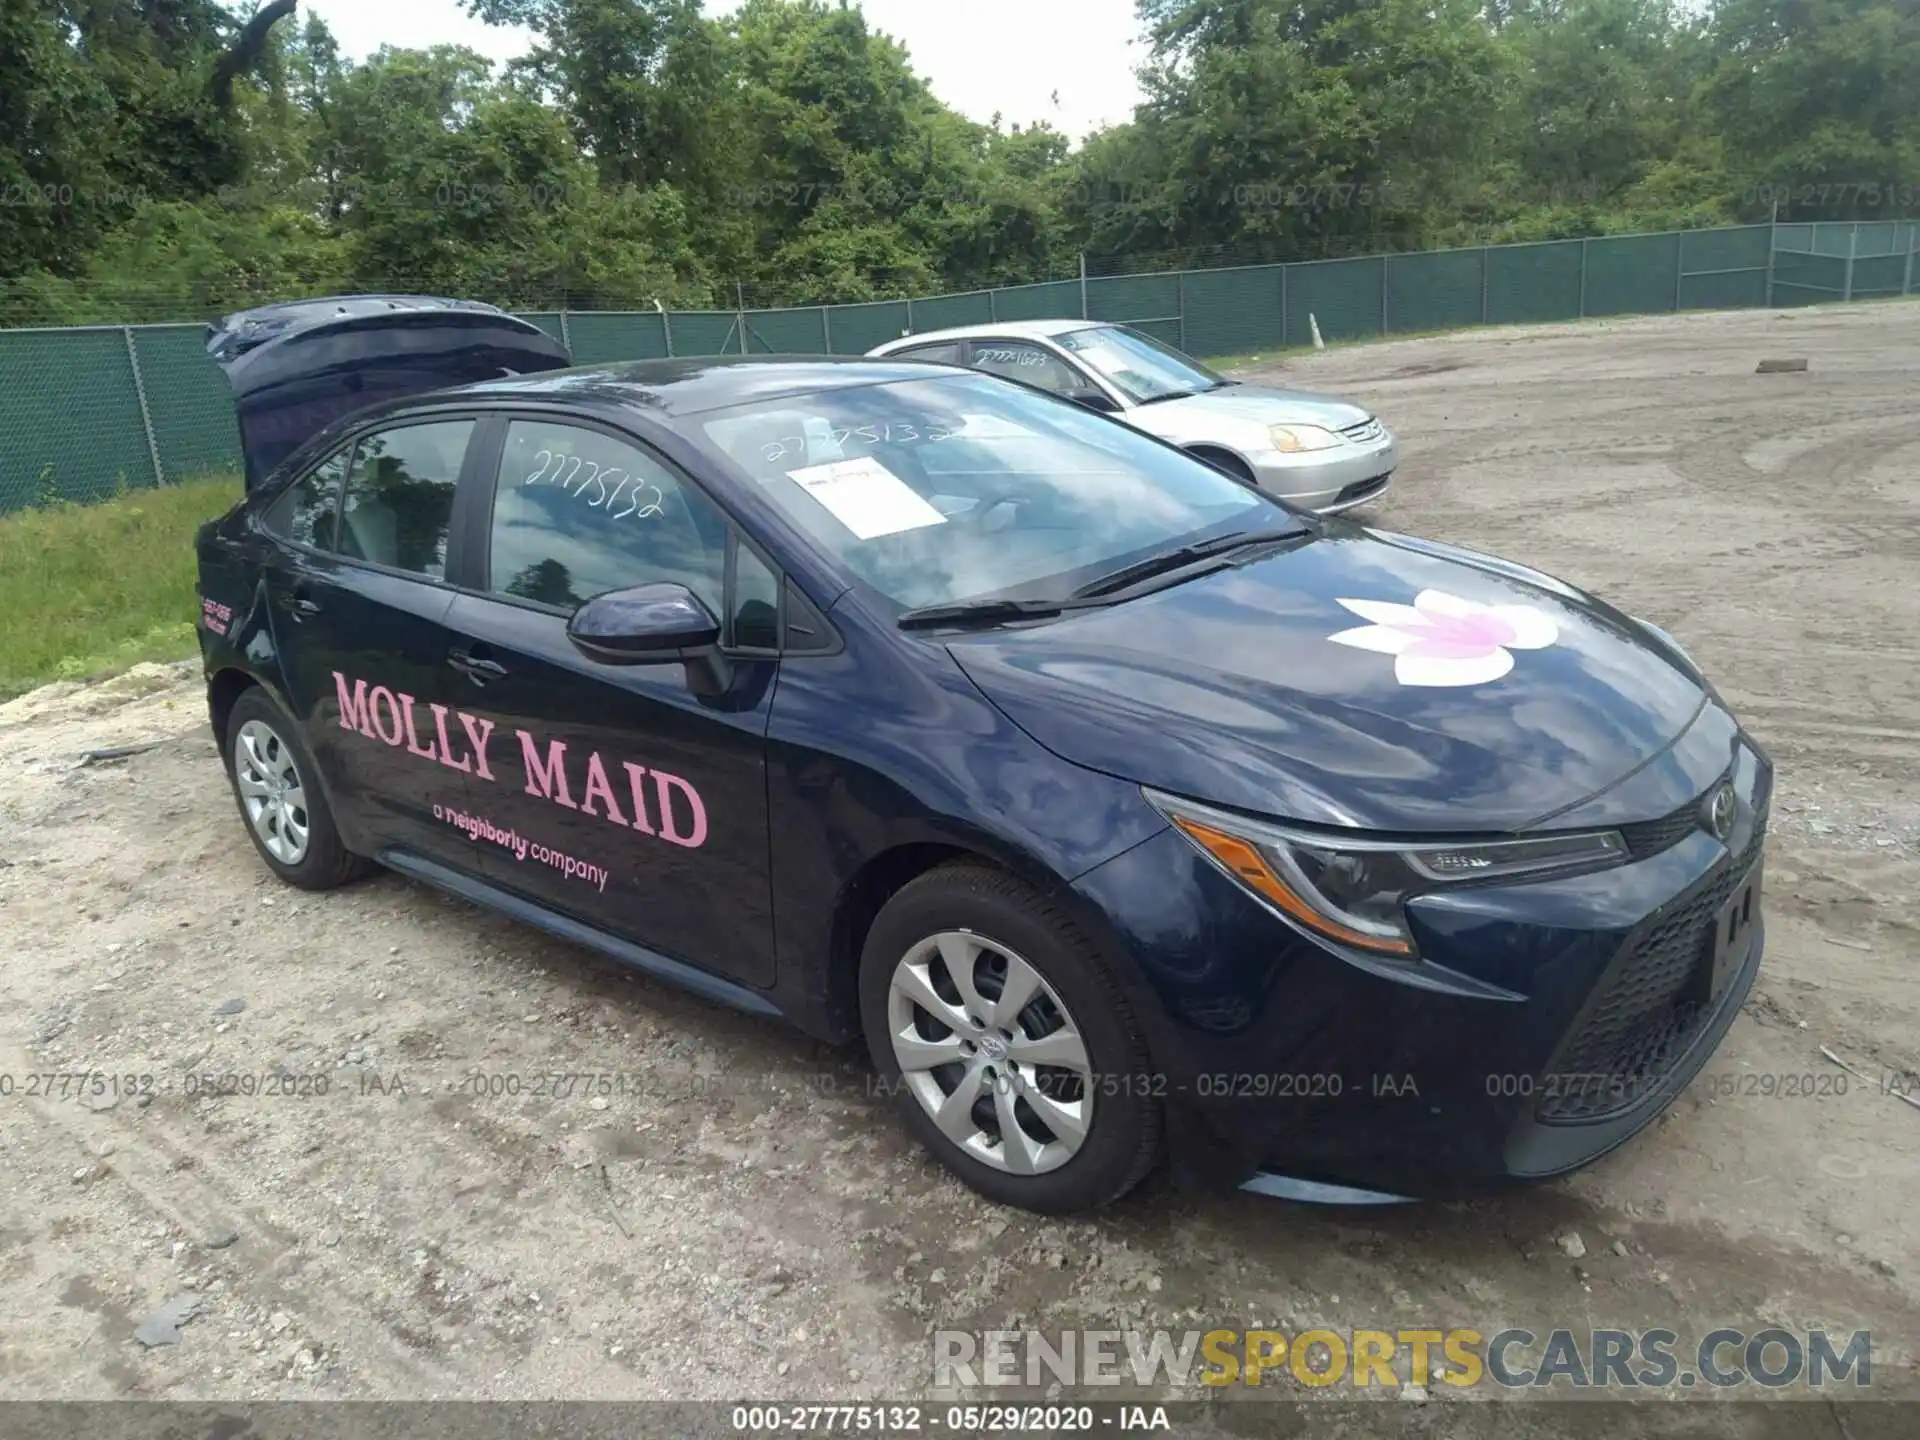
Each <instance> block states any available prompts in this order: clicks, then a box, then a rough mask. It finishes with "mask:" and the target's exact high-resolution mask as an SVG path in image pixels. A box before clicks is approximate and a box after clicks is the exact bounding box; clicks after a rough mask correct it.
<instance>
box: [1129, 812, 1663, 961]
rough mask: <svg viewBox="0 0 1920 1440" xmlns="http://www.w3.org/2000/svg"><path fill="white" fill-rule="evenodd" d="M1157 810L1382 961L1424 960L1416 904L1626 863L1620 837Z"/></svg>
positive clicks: (1220, 860)
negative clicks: (1452, 836) (1327, 825)
mask: <svg viewBox="0 0 1920 1440" xmlns="http://www.w3.org/2000/svg"><path fill="white" fill-rule="evenodd" d="M1142 793H1143V794H1144V795H1145V796H1146V797H1147V801H1148V803H1149V804H1151V805H1152V806H1153V807H1154V808H1155V809H1156V810H1158V811H1159V812H1160V813H1161V814H1162V815H1164V816H1166V817H1167V819H1168V820H1170V821H1172V822H1173V825H1174V827H1175V828H1176V829H1178V830H1179V831H1180V833H1181V834H1183V835H1185V836H1186V837H1187V839H1188V840H1189V841H1191V842H1192V843H1193V844H1194V845H1195V846H1196V847H1197V848H1198V849H1199V850H1200V852H1201V853H1202V854H1204V855H1205V856H1206V857H1207V858H1208V859H1209V860H1211V861H1212V862H1213V863H1214V864H1215V865H1217V866H1219V867H1220V869H1222V870H1224V871H1226V873H1227V874H1228V875H1230V876H1232V877H1233V878H1234V879H1235V880H1237V881H1238V882H1239V883H1240V884H1241V885H1243V886H1245V887H1246V888H1247V889H1248V890H1251V891H1252V892H1253V893H1254V894H1255V895H1256V896H1258V897H1259V898H1260V899H1262V900H1264V901H1266V902H1267V904H1268V905H1270V906H1272V907H1273V908H1274V909H1275V910H1277V911H1279V912H1280V914H1281V915H1282V916H1283V917H1284V918H1286V919H1287V920H1289V921H1291V922H1292V923H1293V924H1295V925H1296V926H1298V927H1300V928H1303V929H1305V930H1307V931H1309V932H1311V933H1312V934H1314V935H1318V936H1321V937H1324V938H1326V939H1329V940H1334V941H1338V942H1339V943H1341V944H1343V945H1350V946H1352V947H1354V948H1355V949H1357V950H1365V951H1367V952H1369V953H1371V954H1375V955H1390V956H1397V957H1399V958H1402V959H1407V960H1411V959H1413V958H1414V956H1415V953H1416V952H1415V949H1414V943H1413V934H1412V932H1411V931H1410V930H1408V928H1407V917H1406V902H1407V900H1408V899H1409V898H1410V897H1411V896H1414V895H1417V894H1421V893H1423V892H1426V891H1432V890H1440V889H1445V888H1446V887H1448V886H1450V885H1459V884H1463V883H1468V882H1472V881H1480V880H1491V879H1500V878H1504V877H1507V876H1519V875H1524V876H1528V877H1529V878H1535V879H1537V878H1541V877H1543V876H1546V875H1549V874H1553V873H1556V872H1560V871H1569V870H1585V869H1592V868H1594V867H1596V866H1599V865H1608V864H1616V863H1618V862H1619V861H1621V860H1624V859H1626V857H1627V846H1626V842H1625V841H1624V840H1622V839H1621V837H1620V835H1619V833H1618V832H1616V831H1612V830H1594V831H1583V832H1578V833H1569V834H1562V835H1541V836H1534V837H1528V838H1526V839H1518V840H1484V841H1480V840H1476V841H1459V842H1451V843H1448V842H1433V843H1427V842H1415V841H1394V840H1366V839H1360V838H1349V837H1347V836H1344V835H1339V836H1335V835H1323V834H1319V833H1317V832H1314V831H1309V830H1298V829H1294V828H1293V827H1291V826H1285V825H1274V824H1271V823H1269V822H1267V821H1262V820H1253V819H1249V818H1248V817H1246V816H1244V815H1235V814H1232V813H1231V812H1229V811H1225V810H1215V809H1214V808H1213V807H1211V806H1208V805H1201V804H1198V803H1196V802H1194V801H1191V800H1180V799H1176V798H1175V797H1173V796H1171V795H1162V794H1159V793H1157V792H1155V791H1152V790H1144V791H1142Z"/></svg>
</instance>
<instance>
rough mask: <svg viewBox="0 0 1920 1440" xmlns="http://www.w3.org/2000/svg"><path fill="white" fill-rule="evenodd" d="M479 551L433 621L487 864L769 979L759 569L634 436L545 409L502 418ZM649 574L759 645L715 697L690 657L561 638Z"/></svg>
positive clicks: (764, 623) (578, 907) (641, 933)
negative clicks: (478, 581) (445, 657)
mask: <svg viewBox="0 0 1920 1440" xmlns="http://www.w3.org/2000/svg"><path fill="white" fill-rule="evenodd" d="M484 549H485V552H486V553H485V554H484V555H483V556H480V557H476V561H477V563H476V571H475V578H479V577H484V587H483V588H484V590H485V592H486V593H484V594H471V593H468V594H462V595H461V596H460V597H459V598H458V599H457V600H456V601H455V602H454V605H453V609H452V611H451V612H450V613H449V615H448V617H447V628H448V632H449V634H450V636H451V637H452V638H451V651H450V655H449V659H450V663H451V665H452V667H453V670H454V673H456V674H457V675H458V676H459V677H460V678H459V680H458V682H457V684H456V693H457V694H458V695H459V697H460V698H459V702H458V704H459V709H460V710H461V711H462V712H465V713H466V714H468V715H470V716H471V717H473V719H474V723H475V725H476V727H477V728H480V729H481V730H483V731H484V733H485V734H486V735H487V736H488V742H487V744H486V746H485V757H486V761H487V764H486V767H485V769H484V771H483V770H480V769H478V768H476V771H475V784H474V790H475V806H476V810H477V811H478V812H479V813H480V814H481V815H482V818H483V819H484V820H485V821H486V824H487V830H486V831H485V832H483V833H486V834H489V835H491V837H492V843H491V844H490V845H486V846H483V856H484V859H483V863H484V864H486V865H487V866H488V868H489V870H490V871H491V873H492V875H493V877H494V878H495V879H496V881H497V883H499V884H501V885H503V886H505V887H506V888H508V889H511V890H513V891H516V892H518V893H519V894H521V895H524V896H526V897H527V898H529V899H532V900H534V901H536V902H538V903H540V904H542V905H545V906H546V907H548V908H549V909H553V910H557V911H560V912H562V913H564V914H568V915H571V916H573V917H575V918H577V919H580V920H583V921H585V922H587V923H589V924H592V925H596V926H598V927H600V928H601V929H604V930H608V931H611V932H613V933H614V934H616V935H619V936H621V937H622V938H624V939H628V940H631V941H633V942H635V943H637V944H640V945H643V946H645V947H647V948H648V949H651V950H654V951H656V952H657V953H660V954H663V955H666V956H668V957H670V958H673V959H676V960H681V961H685V962H687V963H690V964H694V965H697V966H700V967H701V968H703V969H706V970H710V971H713V972H715V973H717V974H721V975H725V976H727V977H728V978H730V979H735V980H739V981H742V982H744V983H747V984H758V985H765V984H770V983H771V982H772V978H773V921H772V906H771V899H772V897H771V890H770V880H769V870H768V858H767V857H768V845H769V832H768V821H767V782H766V754H765V745H766V730H767V718H768V714H769V711H770V708H771V704H772V699H773V686H774V683H775V680H776V678H777V674H778V661H777V658H776V657H775V656H774V655H773V654H771V653H764V652H770V651H771V650H772V648H773V647H774V645H775V644H776V642H777V636H776V635H775V634H774V633H773V628H772V617H773V615H774V613H775V601H774V597H775V596H776V595H777V593H778V590H777V585H776V581H775V578H774V576H773V573H772V571H771V570H770V569H769V568H768V567H766V566H765V565H764V564H763V563H762V562H761V561H760V560H759V559H758V557H757V556H755V555H754V554H753V552H752V551H751V550H750V549H748V548H747V547H746V546H744V545H742V544H739V543H738V542H737V540H736V538H735V536H734V533H733V527H732V526H731V524H730V522H729V521H728V520H727V518H726V516H725V514H724V512H722V511H721V510H720V509H719V507H718V506H717V505H715V504H714V503H713V502H712V501H711V500H710V499H708V497H707V496H706V495H705V493H704V492H702V491H701V490H700V489H698V488H697V487H696V486H694V485H693V484H692V483H691V482H689V481H688V480H687V479H686V478H685V477H684V476H682V475H680V474H679V473H678V472H677V471H674V470H672V469H670V468H669V467H668V466H667V465H666V464H665V463H663V461H661V460H660V459H659V458H658V457H656V456H655V455H653V454H652V453H651V452H650V451H648V450H645V449H643V448H642V447H640V446H639V445H636V444H635V443H633V442H632V441H630V440H628V439H625V438H622V437H620V436H617V435H615V434H613V433H611V432H608V431H603V430H598V429H593V428H589V427H587V426H584V425H582V424H579V423H577V422H573V421H562V420H557V419H555V420H547V419H540V418H523V419H514V420H512V421H510V422H508V423H507V424H506V426H505V430H504V436H503V440H502V450H501V460H500V464H499V469H498V479H497V483H496V486H495V492H494V498H493V506H492V514H491V522H490V524H489V526H488V527H487V542H486V545H485V547H484ZM730 575H731V576H732V579H731V581H730V579H729V576H730ZM659 580H671V581H677V582H679V583H680V584H683V585H685V586H687V588H688V589H690V590H692V591H693V592H694V594H696V595H698V596H699V597H700V599H701V600H702V601H703V602H705V603H706V604H707V606H708V607H709V608H710V609H711V610H712V611H713V612H714V613H715V614H716V615H718V616H722V617H727V616H729V609H728V607H729V602H731V604H732V607H733V610H732V616H731V622H730V623H731V629H732V634H731V635H730V636H729V637H728V638H729V639H730V641H731V642H732V643H733V645H734V647H735V648H736V650H738V649H741V648H742V647H744V648H745V650H746V651H748V652H752V651H762V652H763V653H760V654H757V655H756V654H751V653H748V654H746V655H744V656H736V658H735V660H734V661H733V663H732V665H731V667H730V668H731V671H732V674H731V680H730V683H729V684H727V685H726V686H725V687H724V688H723V689H722V690H721V691H720V692H719V693H713V691H712V687H710V686H703V685H697V684H695V683H693V682H691V681H690V680H689V676H688V673H687V667H686V666H685V665H682V664H679V663H673V664H659V665H605V664H600V663H598V662H595V661H592V660H589V659H587V658H586V657H585V656H584V655H582V654H581V653H580V652H579V651H578V650H576V649H575V648H574V647H573V645H572V643H571V642H570V641H569V640H568V639H567V620H568V618H569V617H570V616H571V614H572V613H573V611H574V610H575V609H576V608H577V607H578V606H579V605H580V604H581V602H583V601H585V600H587V599H588V598H590V597H591V596H594V595H597V594H600V593H602V592H604V591H608V590H617V589H624V588H626V587H629V586H633V585H639V584H643V583H646V582H648V581H659ZM475 588H482V587H475ZM762 641H763V642H764V644H761V643H758V642H762Z"/></svg>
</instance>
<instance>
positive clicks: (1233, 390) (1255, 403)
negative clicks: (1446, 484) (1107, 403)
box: [1128, 385, 1369, 431]
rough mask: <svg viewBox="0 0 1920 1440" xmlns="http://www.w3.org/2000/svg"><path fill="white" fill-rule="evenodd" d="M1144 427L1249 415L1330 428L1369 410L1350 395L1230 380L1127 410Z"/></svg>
mask: <svg viewBox="0 0 1920 1440" xmlns="http://www.w3.org/2000/svg"><path fill="white" fill-rule="evenodd" d="M1128 414H1129V416H1130V417H1131V418H1132V419H1133V420H1134V421H1135V422H1136V423H1137V424H1139V425H1140V426H1141V427H1142V428H1144V429H1149V430H1155V431H1158V430H1160V429H1162V428H1163V427H1164V428H1167V429H1181V430H1192V429H1196V428H1200V427H1204V426H1206V425H1207V424H1208V423H1209V422H1214V423H1216V424H1217V423H1218V422H1220V421H1223V420H1226V421H1236V420H1237V421H1246V422H1248V423H1250V424H1257V425H1324V426H1325V427H1326V428H1327V429H1329V430H1340V429H1344V428H1345V427H1346V426H1349V425H1358V424H1360V423H1361V421H1363V420H1366V419H1368V418H1369V416H1368V413H1367V411H1365V410H1364V409H1362V408H1361V407H1360V406H1358V405H1351V404H1349V403H1348V402H1346V401H1345V400H1334V399H1331V398H1329V397H1328V396H1325V395H1309V394H1307V393H1306V392H1305V391H1304V390H1278V389H1275V388H1274V387H1272V386H1270V385H1228V386H1225V387H1224V388H1222V389H1219V390H1208V391H1205V392H1204V393H1202V394H1199V395H1188V396H1184V397H1183V398H1181V399H1178V400H1156V401H1154V402H1153V403H1152V404H1150V405H1141V406H1138V407H1137V408H1135V409H1133V410H1131V411H1129V412H1128Z"/></svg>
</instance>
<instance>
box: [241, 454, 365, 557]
mask: <svg viewBox="0 0 1920 1440" xmlns="http://www.w3.org/2000/svg"><path fill="white" fill-rule="evenodd" d="M352 458H353V447H352V446H351V445H349V446H348V447H347V448H346V449H344V450H342V451H340V452H339V453H338V454H335V455H330V456H328V457H327V458H326V459H325V460H322V461H321V462H320V463H319V464H318V465H316V466H314V467H313V469H311V470H309V471H308V472H307V473H306V474H305V475H303V476H302V477H301V478H300V479H298V480H296V481H294V482H293V484H291V485H289V486H288V487H287V488H286V489H285V490H282V491H281V492H280V494H279V496H278V497H277V498H276V499H275V500H274V502H273V504H272V505H271V506H270V507H269V508H268V510H267V513H266V515H265V517H264V518H263V520H262V523H263V524H264V525H265V526H266V528H267V529H268V530H269V531H270V532H272V533H273V534H275V535H278V536H280V537H281V538H282V539H284V540H291V541H292V542H293V543H294V544H296V545H306V546H309V547H311V548H312V549H315V550H331V549H333V548H334V545H335V543H336V539H337V531H338V522H339V519H340V482H341V481H342V480H344V479H346V476H347V462H348V461H350V460H351V459H352Z"/></svg>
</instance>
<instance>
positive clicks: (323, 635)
mask: <svg viewBox="0 0 1920 1440" xmlns="http://www.w3.org/2000/svg"><path fill="white" fill-rule="evenodd" d="M477 431H478V422H477V420H476V419H475V418H473V417H470V416H467V417H451V418H448V417H434V418H431V419H423V420H410V421H405V422H395V423H393V424H391V425H386V426H381V427H379V428H377V429H373V430H369V431H366V432H363V433H362V434H361V435H359V436H358V437H357V438H355V439H354V440H353V441H352V442H351V443H349V444H348V445H347V446H345V447H344V448H343V449H341V450H339V451H337V452H336V453H335V454H333V455H331V456H329V457H328V458H327V459H326V460H324V461H322V462H321V463H320V464H319V465H318V466H316V467H315V468H314V469H313V470H312V471H310V472H309V473H308V474H307V475H306V476H304V477H302V478H301V479H300V480H298V481H296V482H295V483H294V484H293V485H292V486H290V487H289V488H288V490H287V491H285V492H284V493H283V494H282V495H281V496H280V497H279V498H278V499H277V500H276V501H275V502H274V504H273V505H272V506H270V507H269V508H268V510H267V511H266V513H265V515H264V516H263V524H264V525H265V526H266V528H267V529H268V530H269V531H272V532H274V533H276V534H277V535H278V536H279V537H280V539H281V540H282V542H283V543H282V544H281V545H280V546H278V547H276V551H275V555H274V558H273V559H272V560H270V561H269V562H268V564H267V565H266V567H265V585H266V592H267V602H268V605H269V607H270V611H271V615H272V622H271V623H272V627H273V635H274V640H275V643H276V645H277V647H278V649H279V652H280V659H281V670H282V673H283V675H284V676H285V680H286V685H287V691H288V697H287V698H288V700H289V702H290V703H291V704H292V706H293V708H294V711H295V715H296V718H297V719H298V720H299V721H300V724H301V728H302V734H303V735H304V737H305V739H306V742H307V747H308V749H309V750H311V751H312V752H313V757H314V761H315V763H316V764H317V765H318V766H319V768H320V772H321V776H322V778H323V780H324V781H325V783H326V787H327V793H328V797H329V799H330V800H331V802H332V804H333V808H334V814H335V819H336V822H337V823H338V824H339V826H340V831H341V835H342V837H343V838H344V839H345V840H346V842H347V844H348V846H349V847H350V848H351V849H353V850H355V851H357V852H360V853H362V854H370V855H377V854H378V853H380V852H381V851H382V850H386V849H390V848H399V849H404V850H409V851H414V852H416V853H420V854H423V855H427V856H431V857H435V858H438V859H441V860H443V861H445V862H447V863H450V864H455V865H459V866H461V867H462V868H471V860H470V849H471V847H470V845H469V842H468V841H467V840H466V839H465V837H464V836H463V834H462V833H461V831H460V829H458V828H457V826H458V823H459V821H458V819H457V818H456V817H459V816H461V815H464V814H465V813H466V812H467V810H468V809H469V808H470V807H469V805H468V793H467V784H468V777H469V775H470V774H471V772H472V769H473V765H474V748H475V735H474V733H473V731H472V730H470V729H467V728H465V727H463V726H462V724H461V722H460V718H459V716H458V715H457V714H456V713H454V712H453V711H452V710H451V709H449V707H448V704H447V702H448V700H449V698H450V697H449V693H448V692H449V690H450V680H451V679H452V672H450V671H449V670H448V668H447V665H446V652H447V638H446V631H445V629H444V628H443V626H444V622H445V620H446V616H447V611H448V610H449V609H450V608H451V606H452V604H453V598H454V596H453V591H452V590H451V589H450V588H449V587H448V585H447V583H446V576H447V566H448V562H449V559H450V553H451V550H452V548H453V547H454V546H455V544H456V543H457V539H458V535H459V527H458V526H457V525H456V523H455V522H456V510H457V509H458V508H459V506H458V505H457V497H458V496H459V494H460V489H459V481H460V478H461V475H462V473H463V471H464V470H465V469H466V468H467V464H468V456H469V451H470V450H471V449H472V448H473V447H472V441H473V438H474V436H475V434H476V433H477ZM468 503H471V502H468Z"/></svg>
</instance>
